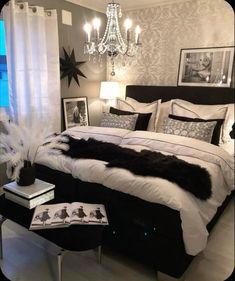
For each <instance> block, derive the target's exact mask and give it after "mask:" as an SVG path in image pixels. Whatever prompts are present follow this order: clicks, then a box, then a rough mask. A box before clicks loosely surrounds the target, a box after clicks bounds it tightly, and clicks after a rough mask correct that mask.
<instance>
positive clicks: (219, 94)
mask: <svg viewBox="0 0 235 281" xmlns="http://www.w3.org/2000/svg"><path fill="white" fill-rule="evenodd" d="M126 97H130V98H133V99H136V100H138V101H139V102H152V101H154V100H157V99H162V101H163V102H164V101H168V100H171V99H183V100H187V101H190V102H193V103H197V104H226V103H234V101H235V96H234V88H220V87H173V86H136V85H128V86H127V87H126Z"/></svg>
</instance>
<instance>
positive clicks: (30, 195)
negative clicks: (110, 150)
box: [3, 179, 55, 209]
mask: <svg viewBox="0 0 235 281" xmlns="http://www.w3.org/2000/svg"><path fill="white" fill-rule="evenodd" d="M54 189H55V185H54V184H51V183H48V182H45V181H42V180H39V179H36V180H35V183H34V184H32V185H28V186H19V185H18V184H17V183H16V182H15V181H14V182H10V183H8V184H5V185H4V186H3V190H4V193H5V198H6V199H8V200H11V201H13V202H15V203H17V204H20V205H22V206H24V207H26V208H28V209H32V208H34V207H36V206H37V205H41V204H43V203H45V202H47V201H50V200H52V199H54Z"/></svg>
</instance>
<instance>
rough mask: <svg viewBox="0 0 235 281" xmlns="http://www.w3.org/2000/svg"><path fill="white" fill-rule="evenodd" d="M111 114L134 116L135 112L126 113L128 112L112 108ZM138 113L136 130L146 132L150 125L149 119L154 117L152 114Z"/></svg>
mask: <svg viewBox="0 0 235 281" xmlns="http://www.w3.org/2000/svg"><path fill="white" fill-rule="evenodd" d="M109 112H110V113H112V114H117V115H133V114H135V113H134V112H130V111H126V110H120V109H117V108H114V107H112V106H111V107H110V109H109ZM136 113H138V118H137V120H136V124H135V130H142V131H146V130H147V127H148V123H149V119H150V117H151V115H152V113H139V112H136Z"/></svg>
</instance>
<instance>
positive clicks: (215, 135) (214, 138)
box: [168, 114, 224, 145]
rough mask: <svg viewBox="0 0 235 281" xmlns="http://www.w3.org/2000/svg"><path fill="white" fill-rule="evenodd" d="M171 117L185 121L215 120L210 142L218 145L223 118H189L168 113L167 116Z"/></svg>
mask: <svg viewBox="0 0 235 281" xmlns="http://www.w3.org/2000/svg"><path fill="white" fill-rule="evenodd" d="M168 117H169V118H171V119H175V120H180V121H185V122H211V121H216V122H217V123H216V125H215V128H214V131H213V134H212V138H211V143H212V144H215V145H219V140H220V131H221V126H222V125H223V122H224V119H207V120H205V119H201V118H189V117H184V116H176V115H173V114H169V116H168Z"/></svg>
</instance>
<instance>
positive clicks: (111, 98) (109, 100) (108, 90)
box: [100, 81, 119, 105]
mask: <svg viewBox="0 0 235 281" xmlns="http://www.w3.org/2000/svg"><path fill="white" fill-rule="evenodd" d="M118 96H119V83H118V82H112V81H102V82H101V85H100V98H101V99H104V100H106V104H109V105H114V104H116V98H117V97H118Z"/></svg>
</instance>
